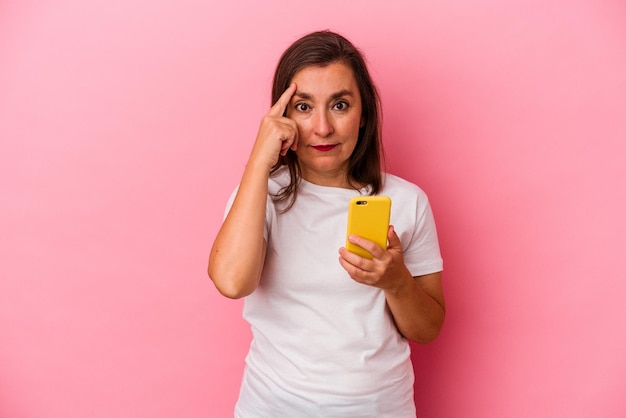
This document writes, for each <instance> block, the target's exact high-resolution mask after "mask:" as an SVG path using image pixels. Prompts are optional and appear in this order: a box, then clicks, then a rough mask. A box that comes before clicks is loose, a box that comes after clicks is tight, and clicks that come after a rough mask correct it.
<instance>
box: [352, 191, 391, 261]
mask: <svg viewBox="0 0 626 418" xmlns="http://www.w3.org/2000/svg"><path fill="white" fill-rule="evenodd" d="M390 216H391V199H390V198H389V197H387V196H357V197H353V198H352V199H350V206H349V207H348V232H347V235H346V248H347V249H348V251H351V252H353V253H355V254H358V255H360V256H361V257H365V258H369V259H372V255H371V254H370V253H369V252H368V251H365V250H364V249H363V248H361V247H359V246H358V245H354V244H352V243H351V242H348V236H349V235H351V234H354V235H358V236H360V237H363V238H366V239H368V240H370V241H373V242H375V243H376V244H378V245H380V246H381V247H382V248H385V249H386V248H387V231H388V230H389V217H390Z"/></svg>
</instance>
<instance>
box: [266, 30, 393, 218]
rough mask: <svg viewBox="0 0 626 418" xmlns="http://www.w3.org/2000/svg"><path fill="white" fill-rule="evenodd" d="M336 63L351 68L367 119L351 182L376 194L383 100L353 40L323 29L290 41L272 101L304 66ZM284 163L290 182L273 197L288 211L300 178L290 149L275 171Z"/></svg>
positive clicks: (276, 75)
mask: <svg viewBox="0 0 626 418" xmlns="http://www.w3.org/2000/svg"><path fill="white" fill-rule="evenodd" d="M335 62H342V63H344V64H346V65H347V66H348V67H350V68H351V69H352V71H353V73H354V77H355V79H356V82H357V85H358V87H359V92H360V94H361V101H362V109H363V110H362V115H361V117H362V118H363V120H364V122H365V124H364V126H363V127H362V128H361V129H359V138H358V141H357V145H356V148H355V149H354V151H353V152H352V155H351V156H350V160H349V162H348V181H350V182H352V181H354V182H355V183H358V184H361V185H366V186H368V187H369V194H371V195H375V194H377V193H379V192H380V190H381V189H382V174H381V164H382V159H383V148H382V143H381V118H382V112H381V107H380V99H379V96H378V91H377V90H376V86H375V85H374V83H373V82H372V79H371V77H370V75H369V72H368V70H367V66H366V64H365V60H364V58H363V55H362V54H361V52H360V51H359V50H358V49H357V48H356V47H355V46H354V45H352V43H351V42H350V41H348V40H347V39H346V38H344V37H343V36H341V35H339V34H337V33H333V32H330V31H320V32H313V33H310V34H308V35H306V36H304V37H302V38H300V39H298V40H297V41H295V42H294V43H293V44H291V46H290V47H289V48H287V49H286V50H285V52H284V53H283V55H282V56H281V58H280V60H279V62H278V65H277V67H276V72H275V73H274V81H273V85H272V104H274V103H276V102H277V101H278V99H279V97H280V96H281V95H282V94H283V92H284V91H285V90H287V88H288V87H289V84H290V83H291V80H292V79H293V77H294V75H295V74H296V73H297V72H298V71H300V70H301V69H303V68H305V67H310V66H322V67H323V66H326V65H329V64H331V63H335ZM284 165H286V166H287V167H288V168H289V173H290V177H291V181H290V183H289V184H288V185H287V186H285V187H283V188H282V189H281V190H280V191H279V192H278V194H276V195H275V196H273V199H274V200H275V201H277V202H285V201H288V204H287V208H286V210H289V208H291V206H293V204H294V202H295V199H296V192H297V188H298V184H299V183H300V178H301V170H300V164H299V162H298V157H297V156H296V154H295V153H294V152H292V151H288V152H287V154H286V155H285V156H280V158H279V159H278V162H277V163H276V165H275V166H274V167H273V168H272V173H274V172H275V171H276V170H278V169H279V168H280V167H282V166H284Z"/></svg>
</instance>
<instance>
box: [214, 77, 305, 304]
mask: <svg viewBox="0 0 626 418" xmlns="http://www.w3.org/2000/svg"><path fill="white" fill-rule="evenodd" d="M295 91H296V86H295V85H294V84H292V85H291V86H290V87H289V88H288V89H287V90H286V91H285V93H283V95H282V96H281V97H280V99H278V101H277V102H276V104H275V105H274V106H272V108H271V109H270V111H269V112H268V113H267V114H266V115H265V116H264V117H263V120H262V121H261V126H260V127H259V132H258V134H257V138H256V141H255V143H254V147H253V148H252V152H251V154H250V158H249V159H248V163H247V164H246V168H245V170H244V173H243V176H242V178H241V183H240V184H239V190H238V191H237V194H236V196H235V200H234V201H233V205H232V207H231V208H230V211H229V212H228V215H226V219H225V220H224V223H223V224H222V227H221V228H220V230H219V232H218V234H217V237H216V238H215V241H214V242H213V247H212V248H211V254H210V256H209V268H208V273H209V276H210V277H211V280H213V283H214V284H215V287H216V288H217V289H218V290H219V292H220V293H221V294H223V295H224V296H227V297H229V298H233V299H236V298H241V297H244V296H247V295H249V294H250V293H252V292H253V291H254V289H256V287H257V285H258V283H259V279H260V277H261V272H262V271H263V264H264V261H265V247H266V242H265V239H264V238H263V232H264V227H265V210H259V207H263V208H265V205H266V201H267V193H268V188H267V182H268V179H269V173H270V171H271V169H272V167H273V166H274V164H276V162H277V161H278V156H279V155H285V153H287V151H288V150H289V149H290V148H291V149H293V150H295V148H296V146H297V138H298V130H297V127H296V124H295V122H294V121H293V120H291V119H289V118H286V117H283V114H284V112H285V109H286V107H287V105H288V104H289V102H290V100H291V96H292V95H293V93H294V92H295Z"/></svg>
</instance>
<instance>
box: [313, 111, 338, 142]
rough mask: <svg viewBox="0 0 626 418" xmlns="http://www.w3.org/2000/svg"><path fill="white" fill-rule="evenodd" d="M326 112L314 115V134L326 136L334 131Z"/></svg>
mask: <svg viewBox="0 0 626 418" xmlns="http://www.w3.org/2000/svg"><path fill="white" fill-rule="evenodd" d="M328 116H329V115H328V113H327V112H318V113H317V115H315V122H314V123H315V126H314V130H315V134H316V135H318V136H320V137H327V136H328V135H330V134H332V133H333V132H334V128H333V125H332V122H331V119H330V118H329V117H328Z"/></svg>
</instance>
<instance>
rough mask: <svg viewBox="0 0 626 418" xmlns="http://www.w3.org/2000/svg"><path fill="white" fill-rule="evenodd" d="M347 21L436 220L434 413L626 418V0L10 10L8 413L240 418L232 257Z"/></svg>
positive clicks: (44, 5) (0, 282)
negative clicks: (220, 274)
mask: <svg viewBox="0 0 626 418" xmlns="http://www.w3.org/2000/svg"><path fill="white" fill-rule="evenodd" d="M357 5H358V6H357ZM323 28H330V29H334V30H336V31H339V32H341V33H343V34H345V35H347V36H348V37H349V38H350V39H352V40H353V41H354V43H355V44H357V45H358V46H359V47H361V49H362V50H363V51H364V52H365V53H366V55H367V57H368V59H369V63H370V66H371V71H372V73H373V76H374V78H375V80H376V82H377V83H378V85H379V87H380V90H381V92H382V98H383V103H384V109H385V141H386V147H387V163H388V164H387V165H388V169H389V171H390V172H392V173H395V174H399V175H401V176H404V177H406V178H408V179H409V180H411V181H414V182H416V183H418V184H420V185H421V186H422V187H423V188H424V189H425V190H426V192H427V193H428V194H429V196H430V198H431V201H432V204H433V208H434V211H435V215H436V219H437V222H438V227H439V231H440V240H441V246H442V250H443V254H444V259H445V274H444V280H445V291H446V294H447V302H448V317H447V322H446V325H445V328H444V331H443V333H442V335H441V337H440V338H439V339H438V340H437V341H436V342H434V343H432V344H430V345H427V346H414V347H413V348H414V356H413V357H414V362H415V367H416V371H417V382H416V402H417V407H418V411H419V413H420V417H421V418H424V417H435V418H441V417H443V418H447V417H450V418H456V417H499V418H509V417H605V418H607V417H608V418H612V417H615V418H618V417H624V416H626V398H625V397H624V393H626V303H625V302H624V297H625V296H626V266H625V263H624V258H625V257H624V249H625V248H626V238H625V237H626V225H625V224H626V223H625V222H624V216H625V215H624V214H625V213H626V196H625V195H626V193H625V190H626V186H625V185H624V183H625V181H626V158H625V156H626V42H625V40H626V6H625V5H624V2H623V1H621V0H614V1H609V0H604V1H602V0H586V1H583V0H570V1H555V0H552V1H545V0H544V1H539V0H513V1H507V2H502V1H497V0H474V1H445V2H435V1H415V2H409V1H407V2H406V3H404V2H398V1H389V0H388V1H384V2H378V1H365V0H364V1H360V2H347V1H326V0H322V1H315V2H308V3H302V2H297V3H296V2H283V1H273V2H257V1H252V0H249V1H234V2H202V1H192V0H175V1H174V0H162V1H148V0H123V1H121V0H114V1H110V2H85V1H80V0H59V1H54V2H45V1H37V0H31V1H17V0H16V1H12V0H4V1H2V2H0V141H1V148H0V149H1V154H0V187H1V189H0V193H1V195H0V196H1V197H0V234H1V235H0V236H1V240H0V257H1V262H0V276H1V279H0V416H2V417H11V418H13V417H20V418H21V417H24V418H31V417H32V418H35V417H37V418H39V417H52V418H56V417H59V418H60V417H64V418H73V417H107V418H109V417H164V418H165V417H228V416H232V409H233V404H234V402H235V399H236V397H237V393H238V388H239V381H240V377H241V372H242V369H243V361H244V356H245V353H246V350H247V345H248V342H249V338H250V333H249V330H248V327H247V325H246V324H245V322H243V320H242V319H241V308H242V303H241V301H231V300H227V299H225V298H222V297H221V296H219V295H218V293H217V292H216V290H215V289H214V288H213V286H212V284H211V283H210V281H209V279H208V277H207V275H206V272H205V271H206V261H207V257H208V252H209V248H210V245H211V243H212V240H213V238H214V236H215V234H216V232H217V229H218V227H219V225H220V221H221V218H222V213H223V208H224V204H225V202H226V199H227V196H228V195H229V194H230V192H231V190H232V188H233V187H234V186H235V185H236V183H237V182H238V179H239V176H240V174H241V172H242V169H243V166H244V164H245V161H246V158H247V155H248V152H249V149H250V147H251V144H252V142H253V140H254V137H255V133H256V129H257V126H258V122H259V119H260V117H261V116H262V115H263V114H264V112H265V111H266V109H267V107H268V105H269V89H270V80H271V77H272V73H273V69H274V66H275V63H276V61H277V60H278V57H279V55H280V53H281V52H282V51H283V50H284V48H285V47H286V46H287V45H288V44H289V43H291V42H292V41H293V40H295V39H296V38H297V37H299V36H300V35H303V34H305V33H307V32H309V31H312V30H316V29H323Z"/></svg>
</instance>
